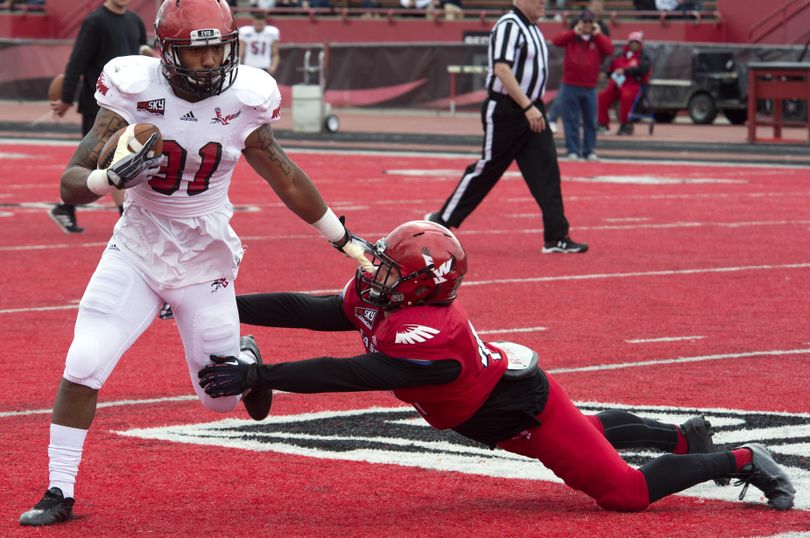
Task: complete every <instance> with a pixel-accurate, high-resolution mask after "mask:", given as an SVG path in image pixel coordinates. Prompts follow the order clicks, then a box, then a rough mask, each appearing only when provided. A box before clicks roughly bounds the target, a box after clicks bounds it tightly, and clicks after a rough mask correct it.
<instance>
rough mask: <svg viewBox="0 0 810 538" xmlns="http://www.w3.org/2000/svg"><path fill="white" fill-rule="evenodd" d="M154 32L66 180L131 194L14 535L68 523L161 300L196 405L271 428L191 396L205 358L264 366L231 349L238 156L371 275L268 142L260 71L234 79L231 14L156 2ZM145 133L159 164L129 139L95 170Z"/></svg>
mask: <svg viewBox="0 0 810 538" xmlns="http://www.w3.org/2000/svg"><path fill="white" fill-rule="evenodd" d="M155 30H156V34H157V40H156V42H157V50H158V52H159V54H160V58H159V59H158V58H147V57H144V56H124V57H119V58H116V59H113V60H112V61H110V62H109V63H108V64H107V65H106V66H105V67H104V71H103V72H102V74H101V76H100V77H99V80H98V83H97V91H96V99H97V100H98V103H99V105H101V110H100V111H99V114H98V116H97V117H96V121H95V124H94V126H93V128H92V130H91V131H90V132H89V133H88V134H87V136H85V138H84V139H83V140H82V142H81V144H80V145H79V147H78V149H77V150H76V152H75V153H74V155H73V157H72V158H71V159H70V162H69V163H68V165H67V168H66V170H65V171H64V173H63V174H62V180H61V193H62V197H63V199H64V200H65V201H66V202H67V203H71V204H86V203H90V202H93V201H95V200H97V199H98V198H99V197H100V196H103V195H105V194H107V193H109V192H111V191H113V190H114V189H119V190H124V191H125V192H126V208H125V210H124V215H123V216H122V217H121V219H120V220H119V221H118V223H117V224H116V226H115V230H114V232H113V235H112V238H111V239H110V241H109V243H108V244H107V248H106V250H105V251H104V253H103V254H102V257H101V260H100V262H99V264H98V267H97V268H96V271H95V273H94V274H93V276H92V277H91V279H90V282H89V284H88V285H87V289H86V290H85V292H84V295H83V296H82V299H81V302H80V304H79V312H78V316H77V319H76V326H75V331H74V339H73V342H72V344H71V346H70V349H69V350H68V353H67V358H66V361H65V370H64V374H63V379H62V381H61V384H60V386H59V388H58V390H57V393H56V399H55V402H54V407H53V416H52V420H51V430H50V444H49V446H48V456H49V461H50V464H49V471H50V485H49V489H48V491H46V493H45V496H44V497H43V498H42V500H40V501H39V502H38V503H37V504H36V505H35V506H34V508H32V509H31V510H29V511H27V512H25V513H23V514H22V516H21V517H20V523H21V524H22V525H50V524H53V523H57V522H60V521H65V520H67V519H70V518H71V516H72V509H73V503H74V499H73V497H74V484H75V479H76V475H77V473H78V468H79V462H80V460H81V456H82V448H83V446H84V440H85V436H86V434H87V430H88V429H89V427H90V424H91V422H92V421H93V416H94V414H95V410H96V398H97V396H98V392H99V389H101V387H102V385H103V384H104V382H105V381H106V380H107V378H108V377H109V375H110V373H111V372H112V370H113V368H114V367H115V365H116V363H117V362H118V360H119V359H120V358H121V355H123V354H124V352H126V350H127V349H129V347H130V346H131V345H132V344H133V343H134V342H135V341H136V340H137V339H138V337H139V336H140V335H141V334H142V333H143V332H144V331H145V330H146V329H147V327H149V325H150V324H151V323H152V321H153V320H154V319H155V314H156V313H157V311H158V309H159V308H160V306H161V304H162V303H163V301H167V302H169V303H170V304H171V305H172V306H173V310H174V316H175V320H176V322H177V328H178V330H179V332H180V336H181V338H182V341H183V345H184V348H185V357H186V361H187V363H188V370H189V374H190V377H191V384H192V386H193V387H194V390H195V391H196V392H197V395H198V396H199V398H200V400H201V402H202V403H203V405H204V406H205V407H207V408H208V409H211V410H214V411H219V412H227V411H230V410H231V409H233V408H234V406H235V405H236V404H237V403H238V402H239V401H240V399H241V400H242V401H243V402H244V403H245V407H246V408H247V410H248V413H249V414H250V415H251V417H253V418H255V419H258V420H261V419H262V418H264V416H266V415H267V412H268V409H269V406H270V394H269V392H267V391H254V392H253V393H249V394H248V393H247V392H246V393H245V394H243V395H239V396H234V397H229V398H222V399H216V400H215V399H213V398H211V397H209V396H208V395H206V394H205V392H204V391H203V390H202V389H201V388H200V387H199V385H198V384H197V371H199V370H200V369H201V368H202V367H204V366H205V365H206V364H207V363H208V360H209V359H208V357H209V356H210V355H212V354H218V355H227V356H238V357H239V360H243V361H247V362H251V361H260V360H261V358H260V357H259V356H258V350H257V349H256V348H255V346H254V345H253V342H252V340H248V341H243V342H240V338H239V316H238V313H237V309H236V299H235V294H234V286H233V285H232V282H233V280H234V278H236V274H237V269H238V266H239V262H240V260H241V257H242V246H241V243H240V241H239V238H238V237H237V236H236V234H235V233H234V231H233V230H232V229H231V227H230V224H229V221H230V219H231V216H232V214H233V206H232V205H231V203H230V201H229V200H228V186H229V184H230V181H231V175H232V174H233V170H234V167H235V165H236V163H237V162H238V161H239V158H240V157H241V155H244V156H245V158H246V159H247V161H248V163H250V165H251V166H252V167H253V168H254V170H256V172H257V173H258V174H259V175H261V176H262V177H263V178H264V179H265V180H266V181H267V183H268V184H269V185H270V187H272V189H273V190H274V191H275V192H276V194H277V195H278V196H279V198H281V200H282V201H283V202H284V204H285V205H286V206H287V207H288V208H289V209H290V210H291V211H292V212H293V213H295V214H296V215H298V217H299V218H301V219H303V220H305V221H306V222H308V223H310V224H312V225H313V226H314V227H315V229H316V230H318V231H319V232H320V233H321V234H322V235H323V236H324V237H325V238H326V239H327V240H329V241H331V242H332V243H333V245H334V246H335V247H337V248H338V249H339V250H341V251H343V252H344V253H345V254H347V255H349V256H351V257H353V258H357V259H359V258H362V260H363V261H364V262H366V260H365V258H363V257H362V249H361V247H360V246H359V245H358V244H356V243H354V242H353V241H352V240H351V239H352V236H351V234H349V232H348V231H347V230H346V228H345V227H344V226H343V224H342V222H341V221H340V220H339V219H338V218H337V217H336V216H335V214H334V213H333V212H332V210H331V209H329V207H328V206H327V205H326V204H325V203H324V201H323V199H322V198H321V196H320V194H319V193H318V191H317V189H316V188H315V186H314V185H313V183H312V181H311V180H310V178H309V177H308V176H307V175H306V174H305V173H304V172H302V171H301V170H300V169H299V168H298V166H296V165H295V163H293V162H292V161H291V160H290V159H289V158H288V157H287V156H286V155H285V153H284V151H283V150H282V148H281V147H280V146H279V145H278V143H277V142H276V140H275V138H274V137H273V132H272V129H271V128H270V124H271V123H272V122H273V121H275V120H276V119H277V118H278V115H279V109H280V105H281V97H280V95H279V92H278V87H277V86H276V83H275V81H274V80H273V78H272V77H270V75H268V74H267V73H266V72H264V71H262V70H260V69H256V68H252V67H247V66H241V67H239V66H238V62H237V59H238V57H239V40H238V31H237V28H236V24H235V22H234V19H233V16H232V14H231V11H230V8H229V7H228V4H227V2H225V0H165V1H164V2H163V4H162V6H161V7H160V8H159V10H158V14H157V19H156V21H155ZM237 71H238V76H237ZM141 122H148V123H152V124H155V125H157V126H158V127H159V129H160V132H161V134H162V139H163V150H162V155H154V154H153V152H152V146H153V145H154V143H155V136H153V137H152V138H150V139H149V140H148V141H146V142H145V143H144V144H143V145H142V147H141V148H140V149H139V150H138V151H137V152H135V153H132V152H131V150H130V149H129V148H128V143H127V142H128V140H129V136H128V135H127V134H124V135H122V136H121V140H120V141H119V144H118V146H117V149H116V153H115V157H114V158H113V163H112V165H111V166H110V167H109V168H107V169H96V165H97V161H98V157H99V152H100V150H101V148H102V146H103V145H104V143H105V142H106V141H107V140H108V139H109V138H110V137H111V135H112V134H113V133H115V132H117V131H118V130H119V129H121V128H122V127H125V126H127V125H134V124H135V123H141ZM130 131H131V130H130ZM136 145H137V144H136ZM366 263H367V262H366ZM240 348H241V350H242V351H243V352H242V353H240Z"/></svg>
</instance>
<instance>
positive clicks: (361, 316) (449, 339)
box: [343, 279, 507, 429]
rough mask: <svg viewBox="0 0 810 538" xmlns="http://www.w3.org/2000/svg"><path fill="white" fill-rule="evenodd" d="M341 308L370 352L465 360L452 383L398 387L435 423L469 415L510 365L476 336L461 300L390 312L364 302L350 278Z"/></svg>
mask: <svg viewBox="0 0 810 538" xmlns="http://www.w3.org/2000/svg"><path fill="white" fill-rule="evenodd" d="M343 311H344V313H345V314H346V317H347V318H349V319H350V320H351V321H352V323H353V324H354V325H355V327H357V329H358V330H359V331H360V335H361V337H362V339H363V345H364V346H365V347H366V350H367V351H368V352H370V353H371V352H380V353H385V354H386V355H388V356H389V357H392V358H395V359H396V358H398V359H416V360H432V361H440V360H455V361H457V362H458V363H459V364H460V365H461V374H460V375H459V376H458V378H457V379H456V380H455V381H452V382H450V383H445V384H442V385H424V386H421V387H411V388H407V389H397V390H395V391H394V395H395V396H396V397H397V398H399V399H400V400H402V401H403V402H406V403H409V404H412V405H413V406H414V407H415V408H416V410H417V411H418V412H419V414H421V415H422V417H424V419H425V420H427V421H428V423H429V424H430V425H431V426H433V427H434V428H438V429H445V428H452V427H455V426H458V425H459V424H461V423H462V422H464V421H465V420H467V419H469V418H470V417H471V416H472V415H473V413H475V411H476V410H478V408H479V407H481V405H483V403H484V402H485V401H486V399H487V397H489V395H490V393H491V392H492V389H493V388H494V387H495V385H496V384H497V383H498V381H500V379H501V377H502V376H503V373H504V371H505V370H506V367H507V361H506V358H505V357H503V356H502V354H501V352H500V350H498V349H497V348H496V347H494V346H491V345H489V344H487V343H486V342H484V341H482V340H481V339H480V338H479V337H478V335H477V334H476V333H475V330H474V329H473V326H472V324H471V323H470V321H469V319H468V318H467V313H466V312H465V311H464V309H463V308H462V307H461V303H460V302H459V301H458V300H456V301H454V302H453V303H452V304H450V305H449V306H414V307H407V308H400V309H396V310H391V311H388V312H386V311H385V310H383V309H381V308H377V307H374V306H372V305H369V304H366V303H364V302H363V301H361V300H360V298H359V297H358V296H357V292H356V289H355V283H354V279H352V280H351V281H350V282H349V283H348V285H347V286H346V288H345V290H344V297H343Z"/></svg>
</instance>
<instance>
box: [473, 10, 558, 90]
mask: <svg viewBox="0 0 810 538" xmlns="http://www.w3.org/2000/svg"><path fill="white" fill-rule="evenodd" d="M498 62H503V63H506V64H509V66H510V67H511V68H512V73H514V75H515V78H516V79H517V81H518V83H519V84H520V87H521V88H522V89H523V91H524V92H525V93H526V96H527V97H528V98H529V99H531V100H532V101H538V100H539V99H540V98H541V97H542V96H543V94H544V93H545V91H546V81H547V80H548V47H547V46H546V42H545V40H544V39H543V34H542V32H540V28H538V27H537V25H536V24H535V23H534V22H532V21H530V20H529V19H527V18H526V16H525V15H524V14H523V13H521V12H520V10H518V9H517V8H512V11H510V12H509V13H507V14H505V15H504V16H503V17H501V18H500V19H498V22H496V23H495V27H494V28H493V29H492V32H491V33H490V36H489V69H488V70H487V90H489V92H490V93H495V94H504V95H506V94H507V92H506V89H505V88H504V86H503V84H502V83H501V81H500V79H499V78H498V77H497V76H496V75H495V71H494V67H495V64H496V63H498Z"/></svg>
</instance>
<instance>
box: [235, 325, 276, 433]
mask: <svg viewBox="0 0 810 538" xmlns="http://www.w3.org/2000/svg"><path fill="white" fill-rule="evenodd" d="M239 350H240V351H247V352H249V353H252V354H253V356H254V357H256V364H262V354H261V352H260V351H259V346H258V344H256V340H255V339H254V338H253V336H251V335H248V336H243V337H242V338H240V339H239ZM242 403H244V404H245V409H247V412H248V415H250V418H252V419H253V420H264V419H265V418H267V415H268V414H269V413H270V405H271V404H272V403H273V391H272V390H269V389H268V390H250V391H249V392H248V393H246V394H245V395H244V396H242Z"/></svg>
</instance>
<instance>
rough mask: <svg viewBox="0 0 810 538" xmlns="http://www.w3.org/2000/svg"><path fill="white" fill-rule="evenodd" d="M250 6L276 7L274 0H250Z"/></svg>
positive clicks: (261, 7) (260, 7)
mask: <svg viewBox="0 0 810 538" xmlns="http://www.w3.org/2000/svg"><path fill="white" fill-rule="evenodd" d="M235 3H236V2H234V4H235ZM231 5H233V4H231ZM250 7H252V8H259V9H272V8H274V7H276V0H250Z"/></svg>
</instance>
